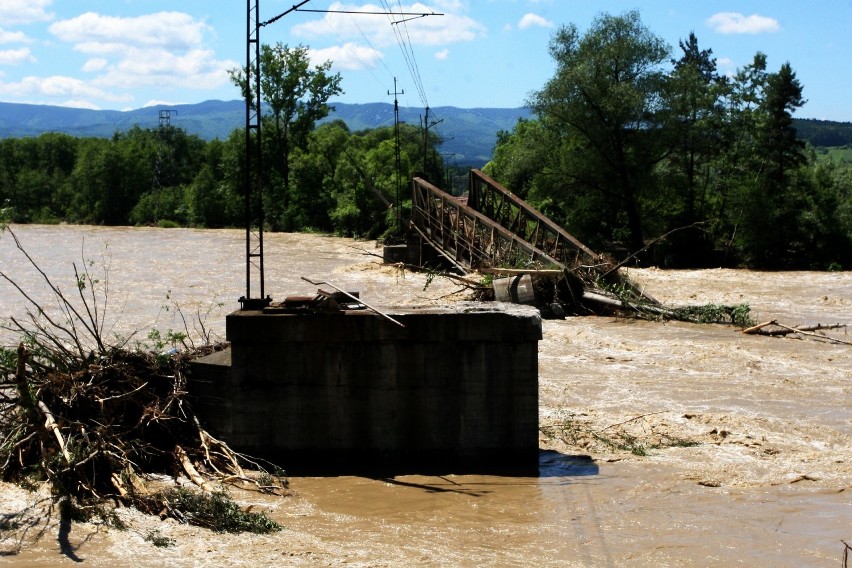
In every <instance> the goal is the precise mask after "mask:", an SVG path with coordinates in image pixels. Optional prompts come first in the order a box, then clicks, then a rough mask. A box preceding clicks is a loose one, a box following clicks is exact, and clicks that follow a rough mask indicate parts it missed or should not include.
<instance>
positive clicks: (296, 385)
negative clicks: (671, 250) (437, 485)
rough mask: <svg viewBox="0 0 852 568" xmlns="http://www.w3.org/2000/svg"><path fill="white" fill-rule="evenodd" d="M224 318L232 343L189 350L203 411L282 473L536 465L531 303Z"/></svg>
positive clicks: (222, 432) (536, 322)
mask: <svg viewBox="0 0 852 568" xmlns="http://www.w3.org/2000/svg"><path fill="white" fill-rule="evenodd" d="M387 313H389V314H390V315H391V316H392V317H393V318H394V319H396V320H398V321H399V322H401V323H402V324H404V326H405V327H400V326H397V325H394V324H393V323H392V322H389V321H388V320H386V319H384V318H382V317H379V316H377V315H375V314H373V313H372V312H368V311H346V312H340V313H335V314H299V315H296V314H286V313H269V312H268V311H267V313H264V311H252V310H244V311H237V312H234V313H232V314H230V315H228V316H227V321H226V325H227V339H228V340H229V341H230V342H231V347H230V349H228V350H226V351H223V352H220V353H216V354H213V355H210V356H208V357H204V358H201V359H199V360H197V361H195V362H194V364H193V368H192V372H191V377H190V383H189V392H190V396H191V399H190V400H192V401H193V407H194V408H195V410H196V412H197V413H198V414H199V416H200V418H201V420H202V423H203V424H204V425H205V426H206V427H208V428H209V429H210V431H211V432H212V433H214V435H216V436H218V437H221V438H222V439H224V440H225V441H227V442H228V443H229V444H230V445H231V446H232V447H233V448H234V449H236V450H238V451H241V452H244V453H247V454H250V455H254V456H258V457H262V458H265V459H268V460H270V461H272V462H274V463H276V464H278V465H280V466H281V467H283V468H284V469H285V470H286V471H287V472H288V473H299V472H304V473H333V474H345V473H356V472H371V471H372V472H378V471H381V472H386V473H388V472H389V473H394V474H397V473H413V472H418V473H427V472H441V473H449V472H474V471H479V472H486V471H497V470H508V469H512V470H516V471H517V470H528V471H531V472H537V467H538V341H539V340H540V339H541V319H540V316H539V313H538V311H537V310H535V309H534V308H530V307H527V306H518V305H512V304H497V303H494V304H489V305H487V306H483V305H481V304H460V305H456V306H453V307H446V308H416V309H410V308H406V309H389V310H387Z"/></svg>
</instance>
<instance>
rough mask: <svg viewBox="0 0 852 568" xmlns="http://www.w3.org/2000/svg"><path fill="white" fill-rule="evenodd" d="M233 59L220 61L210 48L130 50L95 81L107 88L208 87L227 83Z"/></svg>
mask: <svg viewBox="0 0 852 568" xmlns="http://www.w3.org/2000/svg"><path fill="white" fill-rule="evenodd" d="M238 66H239V64H238V63H237V62H236V61H230V60H224V61H220V60H217V59H216V58H215V54H214V53H213V52H212V51H209V50H204V49H194V50H191V51H189V52H187V53H183V54H180V53H172V52H170V51H166V50H152V49H130V50H129V51H128V52H127V53H126V55H125V57H123V58H122V59H121V60H120V61H118V62H117V63H116V64H111V65H110V66H109V67H108V68H107V69H106V72H105V73H104V74H103V75H101V76H99V77H98V78H96V79H95V83H96V84H97V85H100V86H104V87H109V88H124V89H133V88H136V87H143V86H147V87H159V88H164V89H165V88H169V87H184V88H190V89H211V88H214V87H219V86H221V85H224V84H227V83H228V81H229V78H228V69H232V68H234V67H238Z"/></svg>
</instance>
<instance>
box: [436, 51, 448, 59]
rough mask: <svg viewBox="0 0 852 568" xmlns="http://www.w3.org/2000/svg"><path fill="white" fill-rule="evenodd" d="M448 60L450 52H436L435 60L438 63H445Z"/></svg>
mask: <svg viewBox="0 0 852 568" xmlns="http://www.w3.org/2000/svg"><path fill="white" fill-rule="evenodd" d="M449 58H450V50H449V49H442V50H441V51H438V52H436V53H435V59H437V60H438V61H446V60H447V59H449Z"/></svg>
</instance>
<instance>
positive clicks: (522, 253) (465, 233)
mask: <svg viewBox="0 0 852 568" xmlns="http://www.w3.org/2000/svg"><path fill="white" fill-rule="evenodd" d="M411 222H412V226H413V227H414V228H415V229H416V230H417V231H418V232H419V233H420V234H421V235H422V236H423V237H424V238H425V239H426V240H428V241H429V242H430V243H432V245H433V246H434V247H435V248H437V249H438V250H439V251H440V252H441V254H443V255H444V256H445V257H447V258H448V259H449V260H450V261H452V262H453V263H454V264H455V265H456V266H457V267H459V268H460V269H462V270H463V271H465V272H467V271H468V270H470V269H475V268H479V267H481V266H530V265H533V264H536V263H537V264H539V265H541V266H543V267H544V266H553V267H560V268H565V265H564V264H563V263H562V262H561V261H559V260H557V259H556V258H554V257H552V256H550V255H549V254H547V253H546V252H544V251H543V250H541V249H539V248H537V247H536V246H534V245H532V244H530V243H529V242H527V241H526V240H524V239H523V238H520V237H519V236H518V235H516V234H514V233H513V232H512V231H511V230H509V229H507V228H505V227H503V226H501V224H500V223H497V222H495V221H494V220H492V219H489V218H488V217H486V216H485V215H483V214H482V213H480V212H478V211H475V210H474V209H473V208H471V207H469V206H467V205H464V204H463V203H462V202H461V201H460V200H459V199H457V198H455V197H453V196H452V195H450V194H448V193H446V192H445V191H443V190H442V189H440V188H438V187H436V186H434V185H432V184H431V183H429V182H427V181H426V180H424V179H421V178H414V179H413V180H412V203H411Z"/></svg>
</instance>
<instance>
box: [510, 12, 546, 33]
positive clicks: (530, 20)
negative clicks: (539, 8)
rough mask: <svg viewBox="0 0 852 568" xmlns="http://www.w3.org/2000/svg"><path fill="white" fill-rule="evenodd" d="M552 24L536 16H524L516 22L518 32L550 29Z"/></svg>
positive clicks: (531, 14)
mask: <svg viewBox="0 0 852 568" xmlns="http://www.w3.org/2000/svg"><path fill="white" fill-rule="evenodd" d="M552 27H553V22H551V21H550V20H547V19H545V18H542V17H541V16H539V15H538V14H533V13H529V14H524V17H523V18H521V19H520V21H519V22H518V29H519V30H528V29H530V28H552Z"/></svg>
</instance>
